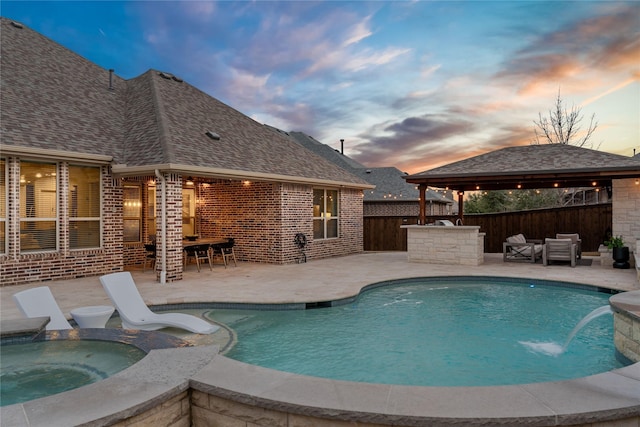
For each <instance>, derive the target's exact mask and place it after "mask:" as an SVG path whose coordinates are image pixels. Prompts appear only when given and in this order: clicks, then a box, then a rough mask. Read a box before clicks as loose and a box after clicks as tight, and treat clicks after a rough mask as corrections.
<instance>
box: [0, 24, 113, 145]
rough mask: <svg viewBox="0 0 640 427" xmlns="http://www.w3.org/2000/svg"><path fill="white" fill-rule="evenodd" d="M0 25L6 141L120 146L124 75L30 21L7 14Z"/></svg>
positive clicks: (3, 119)
mask: <svg viewBox="0 0 640 427" xmlns="http://www.w3.org/2000/svg"><path fill="white" fill-rule="evenodd" d="M0 25H1V31H2V43H1V51H2V55H1V61H2V62H1V68H2V74H1V77H2V86H1V87H2V108H1V109H0V117H1V120H0V121H1V126H2V144H3V145H4V146H16V147H29V148H39V149H47V150H61V151H73V152H79V153H86V154H99V155H112V154H113V153H117V152H119V151H121V149H122V142H123V135H124V130H123V129H124V126H123V125H124V106H125V98H124V91H123V89H124V87H125V81H124V80H122V79H121V78H119V77H118V76H116V75H114V74H111V75H110V72H109V71H108V70H105V69H103V68H100V67H99V66H97V65H95V64H93V63H92V62H90V61H87V60H86V59H85V58H82V57H81V56H79V55H77V54H75V53H73V52H71V51H70V50H68V49H66V48H65V47H63V46H61V45H59V44H57V43H55V42H53V41H51V40H50V39H48V38H46V37H44V36H43V35H41V34H39V33H37V32H35V31H33V30H31V29H29V28H27V27H26V26H22V25H21V24H18V23H15V22H13V21H11V20H8V19H6V18H0ZM110 81H111V87H112V88H115V89H116V90H110V88H109V86H110ZM88 112H89V114H88Z"/></svg>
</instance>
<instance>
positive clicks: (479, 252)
mask: <svg viewBox="0 0 640 427" xmlns="http://www.w3.org/2000/svg"><path fill="white" fill-rule="evenodd" d="M402 228H406V229H407V254H408V259H409V261H410V262H424V263H428V264H447V265H481V264H483V263H484V236H485V233H480V227H479V226H455V227H446V226H430V225H404V226H402Z"/></svg>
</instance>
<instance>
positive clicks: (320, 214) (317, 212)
mask: <svg viewBox="0 0 640 427" xmlns="http://www.w3.org/2000/svg"><path fill="white" fill-rule="evenodd" d="M317 191H322V192H323V195H322V200H323V205H322V206H318V205H315V194H316V192H317ZM329 192H331V193H334V194H335V197H336V200H335V204H336V210H335V211H336V213H335V215H334V214H333V213H331V212H327V210H328V209H327V204H328V203H327V201H328V200H329V194H328V193H329ZM313 201H314V206H313V222H314V233H313V238H314V239H316V240H328V239H337V238H338V237H339V236H340V190H338V189H335V188H314V189H313ZM318 221H320V222H321V224H322V227H321V228H322V230H321V231H322V235H321V236H320V235H317V234H316V228H315V224H316V222H318ZM331 221H335V224H336V235H335V236H328V234H329V233H328V230H329V227H328V224H329V222H331Z"/></svg>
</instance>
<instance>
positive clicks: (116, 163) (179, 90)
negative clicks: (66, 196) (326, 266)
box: [0, 18, 371, 189]
mask: <svg viewBox="0 0 640 427" xmlns="http://www.w3.org/2000/svg"><path fill="white" fill-rule="evenodd" d="M0 23H1V25H2V46H1V48H2V58H1V61H2V62H1V66H2V76H1V77H2V101H3V105H2V111H1V116H0V118H1V122H2V123H1V132H2V135H1V136H2V151H3V152H6V153H9V152H15V153H18V154H20V153H22V154H29V153H31V154H35V153H40V154H41V155H49V157H50V158H55V157H61V158H65V157H69V158H80V159H87V160H91V159H93V160H96V161H102V162H105V161H111V163H112V170H113V173H114V174H116V175H120V176H132V175H143V174H153V172H154V170H156V169H159V170H162V171H172V172H177V173H182V174H191V175H196V176H206V177H212V178H235V179H250V180H263V181H277V182H296V183H309V184H316V185H335V186H344V187H351V188H361V189H365V188H371V185H370V184H368V183H367V182H366V181H364V180H362V179H360V178H358V177H357V176H355V175H354V174H352V173H349V171H347V170H345V169H343V168H340V167H338V166H337V165H335V164H333V163H331V162H329V161H327V160H325V159H324V158H322V157H321V156H318V155H316V154H314V153H313V152H311V151H309V150H307V149H305V148H304V147H302V146H300V144H296V143H295V142H293V141H291V139H290V138H288V137H286V136H284V135H278V134H276V133H274V132H271V131H270V130H269V129H268V128H267V127H265V126H264V125H262V124H260V123H258V122H256V121H254V120H253V119H251V118H249V117H248V116H246V115H244V114H242V113H240V112H238V111H237V110H235V109H233V108H231V107H229V106H228V105H225V104H224V103H222V102H220V101H218V100H217V99H215V98H213V97H211V96H209V95H207V94H206V93H204V92H202V91H201V90H199V89H197V88H196V87H194V86H192V85H190V84H188V83H187V82H184V81H182V80H181V79H180V78H178V77H175V76H173V75H171V74H168V73H164V72H159V71H155V70H149V71H147V72H145V73H143V74H142V75H140V76H138V77H136V78H133V79H130V80H124V79H122V78H120V77H118V76H117V75H115V74H113V73H112V72H110V71H109V70H105V69H103V68H101V67H99V66H97V65H96V64H93V63H92V62H90V61H88V60H86V59H84V58H82V57H81V56H79V55H77V54H75V53H74V52H72V51H70V50H68V49H66V48H65V47H63V46H61V45H59V44H57V43H55V42H53V41H52V40H50V39H48V38H46V37H44V36H43V35H41V34H39V33H37V32H35V31H33V30H30V29H28V28H27V27H26V26H23V25H22V24H18V23H15V22H13V21H11V20H8V19H6V18H1V19H0ZM207 132H211V137H210V136H207Z"/></svg>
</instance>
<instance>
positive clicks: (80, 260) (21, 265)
mask: <svg viewBox="0 0 640 427" xmlns="http://www.w3.org/2000/svg"><path fill="white" fill-rule="evenodd" d="M74 164H75V163H74ZM6 166H7V169H8V181H7V185H8V187H9V192H8V193H9V197H8V200H7V242H8V245H7V253H5V254H0V286H6V285H18V284H24V283H31V282H44V281H49V280H62V279H72V278H77V277H85V276H97V275H100V274H106V273H110V272H113V271H119V270H122V267H123V256H122V254H123V252H122V251H123V248H122V187H121V185H120V182H119V181H118V180H116V179H113V178H112V177H111V175H110V170H109V167H108V166H102V167H101V172H102V196H103V226H102V228H103V232H102V247H101V248H96V249H74V250H71V249H69V246H68V244H69V229H68V222H67V221H66V219H67V216H66V210H67V203H66V196H67V194H68V192H69V182H68V176H69V163H66V162H59V163H58V172H57V176H58V212H59V213H58V224H59V230H60V234H59V248H58V250H57V251H50V252H30V253H20V250H19V246H20V245H19V242H20V218H19V216H18V206H19V205H20V199H19V197H20V159H18V158H16V157H7V158H6Z"/></svg>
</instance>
